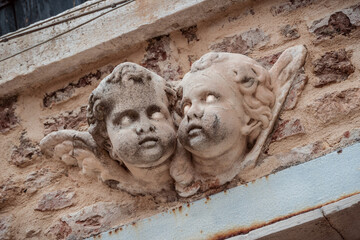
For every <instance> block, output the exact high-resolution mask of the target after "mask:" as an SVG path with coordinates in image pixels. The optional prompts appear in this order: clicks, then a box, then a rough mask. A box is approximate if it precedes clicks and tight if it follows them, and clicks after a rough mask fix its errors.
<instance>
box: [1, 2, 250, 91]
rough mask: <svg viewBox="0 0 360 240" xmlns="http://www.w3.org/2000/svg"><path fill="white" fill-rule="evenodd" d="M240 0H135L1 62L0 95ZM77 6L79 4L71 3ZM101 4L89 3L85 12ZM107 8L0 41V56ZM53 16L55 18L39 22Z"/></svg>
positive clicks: (15, 51)
mask: <svg viewBox="0 0 360 240" xmlns="http://www.w3.org/2000/svg"><path fill="white" fill-rule="evenodd" d="M246 1H247V0H224V1H216V0H182V1H175V0H171V1H168V0H148V1H145V0H136V1H134V2H131V3H129V4H128V5H126V6H123V7H121V8H119V9H116V10H114V11H112V12H109V13H108V14H105V15H103V16H101V17H100V18H98V19H96V20H94V21H92V22H90V23H88V24H86V25H84V26H81V27H80V28H77V29H75V30H73V31H71V32H70V33H66V34H64V35H62V36H60V37H58V38H56V39H54V40H51V41H50V42H47V43H44V44H43V45H41V46H38V47H35V48H32V49H31V50H28V51H25V52H23V53H21V54H19V55H17V56H14V57H11V58H9V59H7V60H5V61H1V62H0V69H1V72H0V97H1V96H4V95H11V94H13V93H16V92H19V91H21V90H22V89H25V88H28V87H31V86H37V85H38V84H42V83H45V82H46V83H49V82H51V81H52V80H54V79H56V78H58V77H59V76H61V75H64V74H68V73H72V72H74V71H76V70H78V69H80V68H81V66H88V64H90V63H95V62H97V61H100V60H101V59H104V58H105V57H109V56H114V54H115V53H116V54H118V53H120V52H125V51H126V50H127V49H130V48H131V46H134V45H136V44H138V43H141V42H143V41H145V40H147V39H150V38H153V37H156V36H159V35H163V34H168V33H170V32H172V31H174V30H178V29H180V28H184V27H188V26H191V25H193V24H195V23H197V22H199V21H201V20H204V19H207V18H209V17H211V16H213V15H214V14H216V13H218V12H219V11H222V10H224V9H226V8H227V7H229V6H230V5H231V7H234V6H235V5H237V4H240V3H243V2H246ZM116 2H119V0H110V1H105V4H111V3H116ZM86 4H89V3H86ZM103 5H104V4H102V5H101V6H103ZM81 6H84V5H80V6H78V7H77V8H79V7H81ZM101 6H100V5H99V6H97V5H94V6H91V8H90V7H89V9H85V11H88V10H93V9H95V8H96V7H101ZM110 9H111V8H110ZM108 10H109V8H108V9H105V10H102V11H100V12H95V13H92V14H89V15H85V16H82V17H79V18H76V19H74V20H72V21H70V22H65V23H61V24H58V25H56V26H52V27H49V28H45V29H43V30H40V31H37V32H34V33H29V34H27V35H24V36H20V37H18V38H15V39H10V40H8V41H6V42H1V43H0V59H5V58H7V57H9V56H12V55H14V54H16V53H18V52H20V51H22V50H24V49H26V48H28V47H31V46H34V45H36V44H38V43H40V42H43V41H45V40H47V39H49V38H51V37H53V36H55V35H57V34H60V33H62V32H64V31H66V30H68V29H69V28H72V27H75V26H77V25H79V24H81V23H84V22H85V21H88V20H89V19H91V18H94V17H96V16H98V15H99V14H102V13H105V12H107V11H108ZM68 11H72V9H70V10H68ZM80 13H82V12H81V11H80ZM76 14H79V13H72V14H71V15H70V16H76ZM54 21H56V20H52V21H50V22H47V23H45V24H49V23H53V22H54ZM40 26H41V25H40ZM7 36H9V35H7Z"/></svg>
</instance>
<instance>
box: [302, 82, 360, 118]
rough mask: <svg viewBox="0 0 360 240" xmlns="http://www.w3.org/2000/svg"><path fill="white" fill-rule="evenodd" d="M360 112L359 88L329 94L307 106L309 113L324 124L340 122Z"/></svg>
mask: <svg viewBox="0 0 360 240" xmlns="http://www.w3.org/2000/svg"><path fill="white" fill-rule="evenodd" d="M359 110H360V89H359V88H350V89H346V90H343V91H336V92H332V93H327V94H325V95H323V96H322V97H320V98H317V99H315V100H314V102H312V103H310V104H309V105H308V106H307V111H308V112H310V113H311V114H312V115H313V116H314V117H315V118H316V119H317V120H319V121H321V122H322V123H323V124H329V123H333V122H339V121H340V120H341V119H342V118H344V117H347V116H348V115H351V114H353V113H355V112H357V111H359Z"/></svg>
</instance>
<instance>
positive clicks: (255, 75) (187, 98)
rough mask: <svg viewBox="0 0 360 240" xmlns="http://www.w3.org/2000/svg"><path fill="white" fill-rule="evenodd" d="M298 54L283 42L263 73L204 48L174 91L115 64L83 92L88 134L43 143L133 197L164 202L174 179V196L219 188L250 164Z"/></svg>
mask: <svg viewBox="0 0 360 240" xmlns="http://www.w3.org/2000/svg"><path fill="white" fill-rule="evenodd" d="M305 55H306V49H305V47H303V46H296V47H292V48H289V49H287V50H285V51H284V52H283V53H282V55H281V56H280V58H279V59H278V61H277V62H276V63H275V65H274V66H273V68H272V69H271V70H270V71H267V70H266V69H264V68H263V67H262V66H261V65H259V64H258V63H257V62H256V61H255V60H253V59H251V58H249V57H247V56H244V55H241V54H231V53H208V54H205V55H204V56H203V57H202V58H201V59H200V60H198V61H197V62H195V63H194V64H193V66H192V68H191V71H190V72H189V73H187V74H186V75H185V77H184V79H183V80H182V81H181V82H180V83H179V84H178V86H176V87H175V86H170V85H169V83H166V81H165V80H164V79H163V78H161V77H160V76H158V75H156V74H155V73H153V72H151V71H149V70H147V69H145V68H143V67H141V66H139V65H137V64H134V63H123V64H120V65H118V66H117V67H116V68H115V69H114V71H113V72H112V73H111V74H110V75H109V76H107V77H106V78H105V79H103V80H102V81H101V83H100V84H99V86H98V87H97V88H96V89H95V90H94V91H93V92H92V94H91V95H90V98H89V104H88V109H87V119H88V123H89V130H88V131H87V132H79V131H75V130H61V131H57V132H53V133H50V134H49V135H47V136H46V137H45V138H44V139H43V140H42V141H41V142H40V146H41V149H42V151H43V152H44V153H45V154H46V155H48V156H52V157H55V158H58V159H61V160H62V161H63V162H65V163H66V164H68V165H75V166H79V167H80V168H81V169H82V172H83V173H84V174H86V175H92V176H95V177H98V178H99V179H100V180H101V181H103V182H104V183H106V184H108V185H110V186H111V187H114V188H118V189H121V190H124V191H127V192H129V193H131V194H155V195H164V196H166V197H167V200H169V196H170V198H172V197H173V195H172V193H174V191H173V190H174V185H175V189H176V191H177V193H178V194H179V195H180V196H181V197H188V196H191V195H193V194H195V193H196V192H198V191H205V190H207V189H209V188H212V187H217V186H220V185H223V184H225V183H227V182H229V181H231V180H232V179H233V178H235V177H236V175H238V174H239V173H240V172H242V171H246V169H248V168H253V167H254V166H255V165H256V160H257V158H258V155H259V154H260V151H261V149H262V147H263V145H264V142H265V140H266V138H267V137H268V135H269V133H270V132H271V130H272V127H273V125H274V122H275V120H276V118H277V115H278V113H279V111H280V109H281V106H282V104H283V103H284V101H285V98H286V95H287V93H288V91H289V88H290V86H291V81H292V79H293V77H294V75H295V73H296V71H297V70H298V69H299V68H300V67H301V66H302V65H303V64H304V59H305ZM175 89H176V90H177V92H175V91H174V90H175ZM175 123H176V124H175ZM177 126H178V132H177V133H176V131H177V130H176V128H177ZM177 138H178V140H177Z"/></svg>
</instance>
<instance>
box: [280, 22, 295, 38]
mask: <svg viewBox="0 0 360 240" xmlns="http://www.w3.org/2000/svg"><path fill="white" fill-rule="evenodd" d="M280 33H281V34H282V35H283V36H284V37H286V38H287V39H297V38H299V37H300V34H299V30H298V28H297V26H296V25H289V24H288V25H285V26H284V27H282V28H280Z"/></svg>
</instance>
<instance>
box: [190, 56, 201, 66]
mask: <svg viewBox="0 0 360 240" xmlns="http://www.w3.org/2000/svg"><path fill="white" fill-rule="evenodd" d="M198 59H199V58H198V57H197V56H195V55H188V61H189V65H190V67H191V65H192V64H193V63H194V62H195V61H196V60H198Z"/></svg>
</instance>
